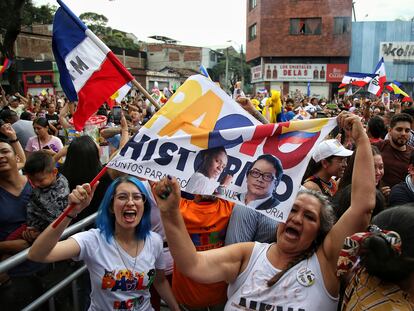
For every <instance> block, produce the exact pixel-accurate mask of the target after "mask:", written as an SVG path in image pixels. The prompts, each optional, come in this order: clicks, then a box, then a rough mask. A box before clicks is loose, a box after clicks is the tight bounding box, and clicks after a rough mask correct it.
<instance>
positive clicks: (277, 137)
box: [108, 75, 336, 222]
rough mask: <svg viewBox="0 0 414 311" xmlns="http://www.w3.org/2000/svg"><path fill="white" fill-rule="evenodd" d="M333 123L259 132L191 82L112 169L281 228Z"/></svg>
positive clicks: (221, 95) (214, 90) (200, 82)
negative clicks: (164, 182)
mask: <svg viewBox="0 0 414 311" xmlns="http://www.w3.org/2000/svg"><path fill="white" fill-rule="evenodd" d="M335 126H336V119H334V118H331V119H312V120H304V121H292V122H282V123H277V124H274V123H273V124H261V123H260V122H259V121H257V120H256V119H255V118H253V117H252V116H251V115H250V114H249V113H247V112H246V111H245V110H244V109H243V108H242V107H240V105H239V104H237V103H236V102H235V101H233V100H232V99H231V98H230V97H229V96H228V95H227V94H226V93H225V92H224V91H223V90H222V89H220V88H219V87H218V86H217V85H216V84H215V83H214V82H212V81H210V80H209V79H207V78H205V77H203V76H201V75H197V76H192V77H190V78H189V79H188V80H187V81H186V82H185V83H184V84H183V85H182V86H181V87H180V88H179V89H178V90H177V91H176V93H175V94H174V95H173V96H172V97H171V98H170V99H169V101H168V102H167V103H166V104H165V105H164V106H163V107H162V108H161V109H160V110H159V111H158V112H157V113H156V114H155V115H154V116H153V117H152V118H151V119H150V120H149V121H148V122H147V123H146V124H145V126H143V127H142V128H141V129H140V130H139V132H138V133H137V134H136V135H135V136H134V137H132V138H131V140H130V141H129V142H128V143H127V144H126V145H125V147H124V148H123V149H122V150H121V152H120V153H119V155H117V156H116V157H115V158H114V159H113V160H112V161H111V162H109V163H108V167H109V168H113V169H116V170H119V171H122V172H125V173H128V174H132V175H136V176H138V177H142V178H145V179H148V180H153V181H159V180H160V179H162V178H163V177H164V176H166V175H167V174H169V175H171V176H175V177H176V178H177V180H178V182H179V184H180V187H181V190H183V191H186V192H189V193H193V194H203V195H215V196H217V197H220V198H223V199H226V200H229V201H232V202H235V203H238V204H242V205H245V206H247V207H249V208H252V209H255V210H257V211H258V212H260V213H263V214H264V215H267V216H269V217H271V218H274V219H276V220H278V221H282V222H285V221H286V219H287V216H288V214H289V211H290V209H291V206H292V204H293V201H294V199H295V197H296V194H297V191H298V190H299V187H300V184H301V178H302V176H303V174H304V172H305V169H306V167H307V165H308V162H309V160H310V157H311V155H312V153H313V151H314V148H315V146H316V145H318V144H319V142H320V141H322V140H323V139H324V138H325V136H326V135H327V134H328V133H329V132H330V131H331V130H332V129H333V128H334V127H335Z"/></svg>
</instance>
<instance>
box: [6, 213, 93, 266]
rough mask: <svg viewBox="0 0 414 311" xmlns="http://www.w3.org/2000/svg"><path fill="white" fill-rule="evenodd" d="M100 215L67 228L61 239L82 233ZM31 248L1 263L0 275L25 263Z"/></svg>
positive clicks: (87, 218) (91, 216)
mask: <svg viewBox="0 0 414 311" xmlns="http://www.w3.org/2000/svg"><path fill="white" fill-rule="evenodd" d="M97 215H98V212H96V213H94V214H92V215H90V216H88V217H86V218H85V219H82V220H80V221H78V222H77V223H75V224H73V225H72V226H70V227H68V228H66V230H65V231H63V234H62V236H61V237H60V239H61V240H63V239H65V238H67V237H68V236H71V235H72V234H74V233H76V232H79V231H81V230H82V229H83V228H85V227H86V226H88V225H90V224H92V223H93V222H94V221H95V218H96V216H97ZM29 250H30V248H27V249H25V250H23V251H21V252H20V253H17V254H16V255H14V256H12V257H9V258H7V259H6V260H3V261H2V262H0V273H1V272H7V271H8V270H10V269H11V268H14V267H16V266H18V265H19V264H21V263H22V262H24V261H25V260H26V259H27V254H28V253H29Z"/></svg>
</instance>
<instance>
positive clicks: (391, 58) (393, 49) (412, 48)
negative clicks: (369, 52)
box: [379, 41, 414, 63]
mask: <svg viewBox="0 0 414 311" xmlns="http://www.w3.org/2000/svg"><path fill="white" fill-rule="evenodd" d="M379 54H380V57H384V62H394V63H406V62H407V63H412V62H414V41H410V42H381V43H380V52H379Z"/></svg>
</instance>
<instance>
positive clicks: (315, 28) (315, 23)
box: [290, 17, 322, 35]
mask: <svg viewBox="0 0 414 311" xmlns="http://www.w3.org/2000/svg"><path fill="white" fill-rule="evenodd" d="M321 29H322V18H320V17H316V18H291V19H290V34H291V35H320V34H321V32H322V31H321Z"/></svg>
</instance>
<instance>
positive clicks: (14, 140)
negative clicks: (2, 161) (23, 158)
mask: <svg viewBox="0 0 414 311" xmlns="http://www.w3.org/2000/svg"><path fill="white" fill-rule="evenodd" d="M18 141H19V139H18V138H16V139H13V140H9V143H10V144H14V143H17V142H18Z"/></svg>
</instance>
